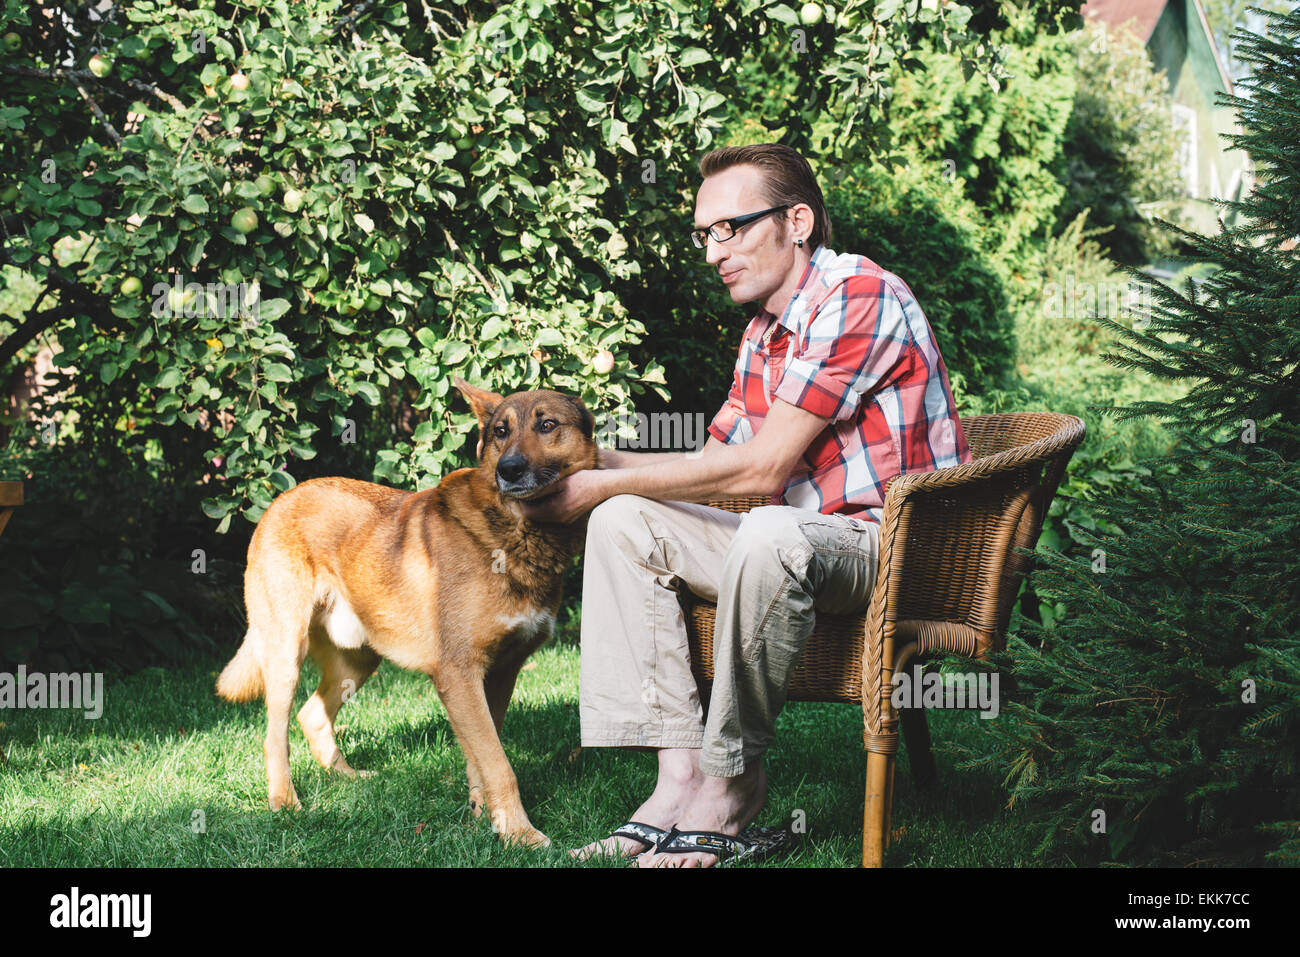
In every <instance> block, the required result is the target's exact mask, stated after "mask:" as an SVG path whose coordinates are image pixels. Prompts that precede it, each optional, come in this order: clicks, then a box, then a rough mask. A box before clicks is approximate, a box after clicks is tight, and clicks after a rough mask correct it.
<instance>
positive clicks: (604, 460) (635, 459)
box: [599, 435, 724, 469]
mask: <svg viewBox="0 0 1300 957" xmlns="http://www.w3.org/2000/svg"><path fill="white" fill-rule="evenodd" d="M723 444H724V443H722V442H719V441H718V440H717V439H715V438H714V437H713V436H712V435H710V436H709V438H708V441H706V442H705V443H704V447H703V448H701V449H699V450H698V451H695V452H632V451H629V450H626V449H601V450H600V453H599V460H600V467H601V468H603V469H632V468H636V467H637V466H640V465H661V464H663V463H664V462H678V461H681V460H682V459H686V458H699V457H700V456H701V455H706V454H708V453H709V452H710V451H711V450H712V449H715V448H720V447H721V446H722V445H723Z"/></svg>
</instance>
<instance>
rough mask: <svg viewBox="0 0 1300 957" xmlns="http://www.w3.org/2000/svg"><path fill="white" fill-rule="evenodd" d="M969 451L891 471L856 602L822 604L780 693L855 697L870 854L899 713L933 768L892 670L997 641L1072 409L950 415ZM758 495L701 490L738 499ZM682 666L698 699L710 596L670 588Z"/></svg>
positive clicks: (924, 737)
mask: <svg viewBox="0 0 1300 957" xmlns="http://www.w3.org/2000/svg"><path fill="white" fill-rule="evenodd" d="M962 427H963V429H964V431H965V433H966V437H967V439H968V441H969V442H970V446H971V453H972V455H973V456H974V458H973V459H972V461H971V462H969V463H967V464H965V465H958V466H953V467H951V468H944V469H939V470H937V471H933V472H913V473H909V474H906V475H900V476H898V477H897V478H894V479H892V480H891V481H890V482H889V485H888V490H887V493H886V496H885V504H884V514H883V519H882V522H881V527H880V548H879V559H880V562H879V568H878V570H877V575H876V583H875V587H874V591H873V593H872V598H871V603H870V604H869V605H868V607H867V609H866V611H865V612H864V613H863V614H860V615H856V616H853V615H821V616H819V617H818V619H817V626H816V628H815V629H814V631H813V634H812V636H811V637H810V638H809V639H808V643H807V645H805V646H804V650H803V653H802V654H801V655H800V658H799V661H798V663H797V664H796V666H795V670H794V674H793V676H792V677H791V680H790V693H789V699H790V700H792V701H842V702H847V703H852V704H858V705H861V706H862V709H863V717H864V722H865V728H866V730H865V734H864V736H863V738H864V743H865V745H866V750H867V752H868V753H867V786H866V802H865V806H864V809H863V833H862V864H863V866H864V867H880V866H881V864H882V861H883V857H884V850H885V847H886V846H887V845H888V841H889V819H890V814H891V810H892V804H893V785H894V755H895V753H896V752H897V750H898V727H899V723H900V717H901V723H902V731H903V737H904V738H905V739H906V741H907V750H908V755H909V757H910V760H911V766H912V770H913V773H914V775H915V776H916V777H917V779H918V781H920V782H922V783H926V782H929V781H933V779H934V778H935V771H934V759H933V757H932V756H931V754H930V736H929V730H928V728H927V726H926V718H925V711H924V710H922V709H919V708H906V709H902V710H901V712H896V711H895V709H894V707H893V705H892V703H891V700H890V696H891V691H892V688H893V680H892V679H893V675H894V674H895V673H896V672H897V671H899V670H901V669H903V668H905V667H906V666H907V665H908V663H909V662H910V660H911V659H912V658H918V657H921V656H923V655H925V654H927V653H929V652H955V653H957V654H960V655H966V656H968V657H976V658H982V657H984V656H986V655H987V654H989V652H991V651H994V650H1000V649H1001V648H1002V646H1003V643H1004V642H1005V636H1006V627H1007V622H1008V620H1009V619H1010V617H1011V608H1012V604H1013V602H1014V601H1015V599H1016V595H1017V593H1018V592H1019V590H1020V585H1021V583H1022V582H1023V580H1024V577H1025V575H1026V573H1027V572H1028V571H1029V568H1030V565H1031V564H1032V561H1033V559H1032V558H1030V557H1028V556H1025V555H1021V554H1019V553H1017V551H1016V548H1017V547H1019V546H1023V547H1024V548H1026V549H1030V550H1032V549H1033V548H1034V546H1035V544H1036V543H1037V541H1038V536H1039V533H1040V532H1041V531H1042V525H1043V518H1044V516H1045V515H1046V514H1047V508H1048V506H1049V505H1050V504H1051V502H1052V497H1053V496H1054V495H1055V494H1056V489H1057V486H1058V485H1059V484H1060V481H1061V478H1062V476H1063V475H1064V474H1065V468H1066V465H1067V463H1068V462H1069V461H1070V457H1071V456H1072V455H1073V454H1074V450H1075V449H1076V448H1078V446H1079V443H1080V442H1082V441H1083V432H1084V426H1083V422H1082V421H1081V420H1079V419H1077V418H1075V417H1074V416H1071V415H1058V414H1056V413H1051V412H1019V413H1012V414H1004V415H977V416H972V417H970V418H967V419H963V420H962ZM768 501H769V500H768V499H767V498H766V497H750V498H733V499H725V500H720V501H714V502H710V503H709V504H710V505H713V506H715V507H718V508H725V509H727V510H729V511H733V512H747V511H749V509H751V508H754V507H757V506H759V505H766V504H768ZM681 600H682V604H683V607H684V610H685V612H686V624H687V633H688V636H689V639H690V648H691V668H692V670H693V671H694V673H695V678H696V681H697V682H698V683H699V685H700V692H701V695H702V696H703V697H704V698H706V699H707V695H708V692H709V688H710V687H711V684H712V681H713V620H714V613H715V610H716V608H715V606H714V605H713V604H712V603H709V602H705V601H704V600H703V599H701V598H698V597H697V596H695V595H692V594H691V593H690V592H689V591H687V590H686V589H682V592H681Z"/></svg>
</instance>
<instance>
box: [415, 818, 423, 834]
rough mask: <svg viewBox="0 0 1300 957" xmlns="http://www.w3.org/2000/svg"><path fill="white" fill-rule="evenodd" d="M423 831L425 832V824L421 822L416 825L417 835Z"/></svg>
mask: <svg viewBox="0 0 1300 957" xmlns="http://www.w3.org/2000/svg"><path fill="white" fill-rule="evenodd" d="M423 831H424V822H423V821H421V822H420V823H419V824H417V825H415V833H416V834H420V833H422V832H423Z"/></svg>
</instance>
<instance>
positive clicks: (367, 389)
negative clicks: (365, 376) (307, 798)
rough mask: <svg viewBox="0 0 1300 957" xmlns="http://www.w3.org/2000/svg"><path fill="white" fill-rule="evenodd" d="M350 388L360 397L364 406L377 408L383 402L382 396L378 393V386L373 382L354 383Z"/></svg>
mask: <svg viewBox="0 0 1300 957" xmlns="http://www.w3.org/2000/svg"><path fill="white" fill-rule="evenodd" d="M352 388H353V391H354V392H355V394H357V395H359V396H361V399H362V401H364V402H365V403H366V405H369V406H377V405H379V403H380V402H382V401H383V394H382V393H381V392H380V391H379V386H377V385H375V384H374V383H373V382H354V383H353V384H352Z"/></svg>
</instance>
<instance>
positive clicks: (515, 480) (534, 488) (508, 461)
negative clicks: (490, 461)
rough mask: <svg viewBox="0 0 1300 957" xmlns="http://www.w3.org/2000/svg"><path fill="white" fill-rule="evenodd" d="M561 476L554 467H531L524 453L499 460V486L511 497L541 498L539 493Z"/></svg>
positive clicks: (504, 493) (502, 491)
mask: <svg viewBox="0 0 1300 957" xmlns="http://www.w3.org/2000/svg"><path fill="white" fill-rule="evenodd" d="M558 477H559V471H558V470H556V469H553V468H545V467H543V468H538V469H534V468H530V467H529V464H528V460H527V459H526V458H524V457H523V456H522V455H518V454H515V455H507V456H504V457H503V458H501V459H500V460H499V461H498V462H497V488H498V489H499V490H500V491H501V494H502V495H509V496H510V497H511V498H522V499H530V498H540V497H541V496H540V495H538V494H537V493H539V492H541V491H542V490H543V489H545V488H546V487H547V486H549V485H552V484H553V483H554V482H555V480H556V479H557V478H558Z"/></svg>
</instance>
